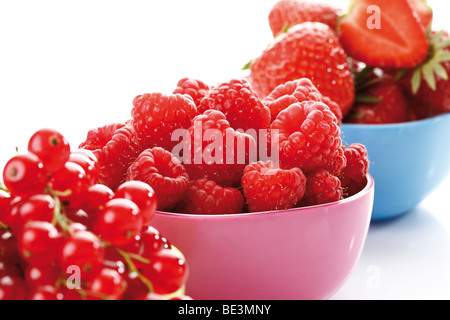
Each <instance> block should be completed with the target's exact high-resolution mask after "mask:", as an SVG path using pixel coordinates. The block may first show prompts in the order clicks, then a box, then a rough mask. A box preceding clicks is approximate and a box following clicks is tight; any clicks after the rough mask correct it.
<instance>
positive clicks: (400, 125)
mask: <svg viewBox="0 0 450 320" xmlns="http://www.w3.org/2000/svg"><path fill="white" fill-rule="evenodd" d="M446 118H449V119H450V112H447V113H444V114H440V115H436V116H433V117H430V118H426V119H421V120H415V121H408V122H400V123H384V124H359V123H342V126H341V131H343V130H342V128H346V127H347V128H353V129H354V128H358V129H374V130H382V129H400V128H409V127H417V126H424V125H427V124H429V123H431V122H436V121H438V120H441V119H444V120H445V119H446Z"/></svg>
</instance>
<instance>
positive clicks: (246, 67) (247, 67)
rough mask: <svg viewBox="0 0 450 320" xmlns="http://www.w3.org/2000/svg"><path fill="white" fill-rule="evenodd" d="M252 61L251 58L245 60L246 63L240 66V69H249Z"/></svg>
mask: <svg viewBox="0 0 450 320" xmlns="http://www.w3.org/2000/svg"><path fill="white" fill-rule="evenodd" d="M252 62H253V60H250V61H249V62H247V63H246V64H245V66H243V67H242V69H241V70H249V69H250V66H251V65H252Z"/></svg>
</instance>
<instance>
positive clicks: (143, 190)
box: [114, 181, 157, 225]
mask: <svg viewBox="0 0 450 320" xmlns="http://www.w3.org/2000/svg"><path fill="white" fill-rule="evenodd" d="M114 198H124V199H128V200H131V201H133V202H134V203H136V205H137V206H138V207H139V209H140V210H141V215H142V219H143V224H144V225H147V224H148V223H149V222H150V220H151V219H152V218H153V215H154V214H155V211H156V205H157V202H156V194H155V191H154V190H153V188H152V187H150V186H149V185H148V184H147V183H144V182H141V181H127V182H124V183H123V184H121V185H120V186H119V187H118V188H117V189H116V191H115V194H114Z"/></svg>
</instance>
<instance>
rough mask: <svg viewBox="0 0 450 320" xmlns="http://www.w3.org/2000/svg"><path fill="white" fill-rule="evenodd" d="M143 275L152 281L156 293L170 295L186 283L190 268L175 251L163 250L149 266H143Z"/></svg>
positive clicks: (156, 254)
mask: <svg viewBox="0 0 450 320" xmlns="http://www.w3.org/2000/svg"><path fill="white" fill-rule="evenodd" d="M142 274H143V275H144V276H145V277H146V278H147V279H149V280H150V282H151V283H152V285H153V289H154V291H155V292H156V293H159V294H169V293H173V292H175V291H177V290H178V289H179V288H181V286H182V285H183V284H184V283H185V282H186V279H187V275H188V267H187V264H186V261H185V260H184V259H183V257H182V256H181V255H180V254H179V253H177V252H176V251H175V250H172V249H162V250H159V251H158V252H156V253H155V254H153V255H152V256H151V257H150V263H149V264H145V265H143V268H142Z"/></svg>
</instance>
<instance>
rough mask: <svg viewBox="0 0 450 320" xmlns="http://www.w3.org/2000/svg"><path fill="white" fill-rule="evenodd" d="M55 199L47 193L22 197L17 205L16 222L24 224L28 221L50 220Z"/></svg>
mask: <svg viewBox="0 0 450 320" xmlns="http://www.w3.org/2000/svg"><path fill="white" fill-rule="evenodd" d="M54 210H55V200H54V199H53V198H52V197H51V196H49V195H48V194H35V195H32V196H31V197H29V198H27V199H24V200H23V201H21V202H20V205H19V206H18V217H17V218H18V219H19V221H18V223H19V224H21V225H25V224H26V223H27V222H28V221H32V220H34V221H47V222H52V220H53V211H54Z"/></svg>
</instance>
